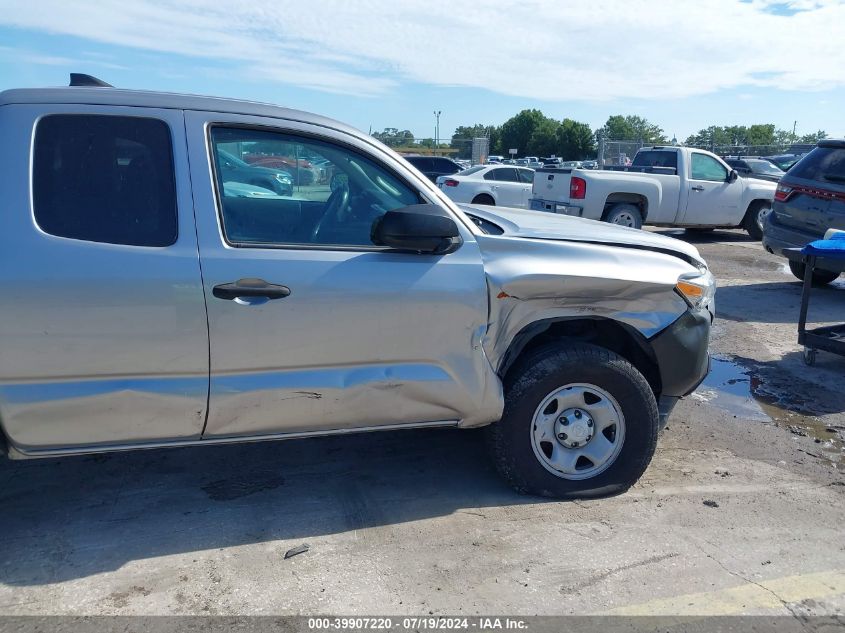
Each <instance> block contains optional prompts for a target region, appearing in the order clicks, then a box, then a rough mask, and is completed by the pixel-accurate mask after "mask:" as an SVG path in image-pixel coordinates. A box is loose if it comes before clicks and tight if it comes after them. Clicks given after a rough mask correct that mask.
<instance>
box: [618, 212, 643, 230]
mask: <svg viewBox="0 0 845 633" xmlns="http://www.w3.org/2000/svg"><path fill="white" fill-rule="evenodd" d="M612 224H621V225H622V226H630V227H631V228H636V227H637V223H636V221H635V220H634V216H633V215H631V214H630V213H628V212H627V211H623V212H622V213H620V214H619V215H617V216H616V217H615V218H613V222H612Z"/></svg>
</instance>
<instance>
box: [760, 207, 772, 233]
mask: <svg viewBox="0 0 845 633" xmlns="http://www.w3.org/2000/svg"><path fill="white" fill-rule="evenodd" d="M771 212H772V208H771V207H761V209H760V210H759V211H758V212H757V226H758V227H760V230H761V231H762V230H763V225H764V224H765V223H766V216H767V215H769V214H770V213H771Z"/></svg>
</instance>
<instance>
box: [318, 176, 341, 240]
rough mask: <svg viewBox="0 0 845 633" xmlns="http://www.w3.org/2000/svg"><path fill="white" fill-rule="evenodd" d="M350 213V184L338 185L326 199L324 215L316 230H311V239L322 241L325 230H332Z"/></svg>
mask: <svg viewBox="0 0 845 633" xmlns="http://www.w3.org/2000/svg"><path fill="white" fill-rule="evenodd" d="M348 213H349V186H348V185H343V186H340V187H338V188H337V189H335V190H334V191H333V192H332V195H330V196H329V199H328V200H326V208H325V209H324V210H323V216H322V217H321V218H320V220H319V221H318V222H317V225H316V226H315V227H314V230H313V231H311V241H312V242H316V243H321V242H322V239H321V238H322V237H323V235H322V234H323V232H325V231H328V230H331V228H332V227H334V226H335V225H337V224H338V223H340V222H341V221H342V220H343V219H344V218H345V217H346V215H347V214H348Z"/></svg>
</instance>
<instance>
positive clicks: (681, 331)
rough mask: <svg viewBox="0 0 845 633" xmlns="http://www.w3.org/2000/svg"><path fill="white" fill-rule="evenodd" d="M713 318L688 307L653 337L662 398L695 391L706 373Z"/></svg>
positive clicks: (653, 348) (652, 341)
mask: <svg viewBox="0 0 845 633" xmlns="http://www.w3.org/2000/svg"><path fill="white" fill-rule="evenodd" d="M711 320H712V315H711V314H710V312H709V311H707V310H696V311H693V310H687V311H686V312H685V313H684V314H683V315H681V317H680V318H679V319H677V320H676V321H675V322H674V323H673V324H672V325H670V326H669V327H667V328H666V329H665V330H663V331H662V332H660V333H659V334H657V335H656V336H654V338H652V339H651V341H650V343H651V348H652V350H653V351H654V356H655V359H656V360H657V366H658V370H659V372H660V380H661V383H662V387H663V389H662V391H661V399H663V398H682V397H683V396H686V395H688V394H690V393H692V392H693V391H695V388H696V387H698V385H700V384H701V381H702V380H704V378H705V377H706V376H707V372H708V371H709V370H710V353H709V351H708V346H709V344H710V322H711ZM667 415H668V414H667Z"/></svg>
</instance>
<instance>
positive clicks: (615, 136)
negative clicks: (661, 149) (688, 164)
mask: <svg viewBox="0 0 845 633" xmlns="http://www.w3.org/2000/svg"><path fill="white" fill-rule="evenodd" d="M596 134H597V135H598V134H601V135H603V136H604V138H605V139H607V140H611V141H640V142H642V143H644V144H647V145H648V144H655V143H657V144H660V143H668V142H669V140H668V139H667V138H666V133H665V132H664V131H663V128H661V127H660V126H659V125H657V124H656V123H652V122H651V121H649V120H648V119H644V118H643V117H641V116H637V115H628V116H622V115H621V114H616V115H613V116H611V117H608V119H607V122H606V123H605V124H604V125H603V126H602V127H600V128H599V129H598V130H597V131H596Z"/></svg>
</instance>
